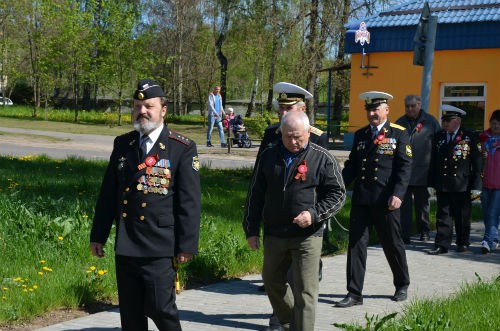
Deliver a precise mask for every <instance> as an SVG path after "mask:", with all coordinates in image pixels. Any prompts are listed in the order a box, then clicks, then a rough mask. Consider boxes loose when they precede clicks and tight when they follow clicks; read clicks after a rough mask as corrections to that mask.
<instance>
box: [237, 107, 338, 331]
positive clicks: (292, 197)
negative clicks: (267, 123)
mask: <svg viewBox="0 0 500 331" xmlns="http://www.w3.org/2000/svg"><path fill="white" fill-rule="evenodd" d="M281 132H282V141H281V142H280V143H278V144H277V145H274V146H273V147H271V148H267V149H266V150H264V152H262V155H261V157H260V160H259V162H258V163H257V164H256V166H255V171H254V174H253V178H252V180H251V183H250V188H249V191H248V197H247V201H246V204H245V213H244V220H243V229H244V231H245V234H246V237H247V241H248V245H249V246H250V248H251V249H258V248H259V246H260V240H259V236H260V225H261V222H262V223H263V225H264V266H263V270H262V278H263V280H264V285H265V287H266V291H267V295H268V297H269V301H270V302H271V305H272V307H273V309H274V313H275V314H276V316H277V318H278V320H279V322H280V323H281V325H282V326H283V328H284V329H285V330H288V328H290V329H291V330H296V331H299V330H302V331H310V330H314V321H315V312H316V304H317V300H318V288H319V281H318V271H319V259H320V256H321V247H322V235H323V229H324V225H325V221H326V220H328V218H330V217H331V216H333V215H335V214H336V213H337V212H338V211H339V210H340V208H341V207H342V205H343V204H344V202H345V187H344V183H343V181H342V177H341V174H340V166H339V164H338V162H337V161H336V160H335V158H334V157H333V156H332V155H331V154H330V153H329V152H328V151H327V150H326V149H324V148H322V147H319V146H318V145H316V144H314V143H312V142H310V141H309V135H310V133H309V132H310V126H309V120H308V118H307V115H306V114H304V113H302V112H289V113H287V114H285V115H284V116H283V118H282V120H281ZM290 267H291V269H292V273H293V285H292V289H290V285H289V284H288V282H287V272H288V270H289V268H290Z"/></svg>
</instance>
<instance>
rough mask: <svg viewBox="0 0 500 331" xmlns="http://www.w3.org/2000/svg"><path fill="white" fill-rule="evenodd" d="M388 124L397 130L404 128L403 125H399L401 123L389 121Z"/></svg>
mask: <svg viewBox="0 0 500 331" xmlns="http://www.w3.org/2000/svg"><path fill="white" fill-rule="evenodd" d="M389 125H390V126H391V127H393V128H396V129H399V130H402V131H404V130H406V128H405V127H404V126H401V125H399V124H396V123H390V124H389Z"/></svg>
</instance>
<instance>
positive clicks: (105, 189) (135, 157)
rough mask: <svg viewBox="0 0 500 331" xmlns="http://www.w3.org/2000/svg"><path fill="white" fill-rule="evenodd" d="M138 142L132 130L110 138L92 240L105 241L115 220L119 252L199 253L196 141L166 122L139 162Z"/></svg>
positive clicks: (156, 254)
mask: <svg viewBox="0 0 500 331" xmlns="http://www.w3.org/2000/svg"><path fill="white" fill-rule="evenodd" d="M138 141H139V133H138V132H135V131H132V132H129V133H126V134H124V135H121V136H119V137H117V138H116V139H115V141H114V147H113V151H112V153H111V156H110V159H109V164H108V167H107V169H106V172H105V175H104V179H103V182H102V186H101V191H100V193H99V197H98V200H97V204H96V209H95V216H94V222H93V224H92V230H91V233H90V241H91V242H98V243H102V244H104V243H105V242H106V240H107V239H108V236H109V233H110V230H111V227H112V225H113V221H115V222H116V239H115V252H116V254H117V255H124V256H134V257H171V256H175V255H176V254H178V253H197V251H198V238H199V226H200V208H201V191H200V177H199V173H198V169H199V160H198V154H197V151H196V144H195V143H194V142H192V141H191V140H189V139H188V138H186V137H184V136H182V135H180V134H178V133H175V132H173V131H170V130H169V129H168V128H167V127H166V126H165V127H164V128H163V130H162V132H161V134H160V136H159V137H158V140H157V141H156V143H155V144H154V146H153V148H152V149H151V151H150V152H149V153H148V156H147V157H146V159H145V163H142V164H141V163H140V162H139V149H138ZM146 163H147V164H146Z"/></svg>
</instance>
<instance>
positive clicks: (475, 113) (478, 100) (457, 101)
mask: <svg viewBox="0 0 500 331" xmlns="http://www.w3.org/2000/svg"><path fill="white" fill-rule="evenodd" d="M441 104H447V105H452V106H455V107H458V108H460V109H463V110H464V111H465V112H467V115H466V116H465V117H464V118H463V119H462V126H464V127H466V128H468V129H472V130H476V131H482V130H484V117H485V109H486V84H480V83H477V84H476V83H445V84H442V85H441ZM439 117H441V111H440V113H439Z"/></svg>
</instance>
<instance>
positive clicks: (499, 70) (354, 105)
mask: <svg viewBox="0 0 500 331" xmlns="http://www.w3.org/2000/svg"><path fill="white" fill-rule="evenodd" d="M368 56H369V57H370V66H377V67H378V68H370V69H368V73H369V74H373V75H370V76H365V75H363V73H366V72H367V69H361V68H360V66H361V54H352V57H351V83H350V84H351V85H350V103H349V130H348V131H350V132H353V131H355V130H356V129H358V128H359V127H362V126H364V125H367V124H368V121H367V119H366V112H365V110H364V102H363V101H361V100H360V99H359V97H358V96H359V94H360V93H363V92H366V91H371V90H375V91H383V92H387V93H390V94H392V95H393V96H394V100H392V101H391V102H390V103H389V106H390V113H389V120H390V121H395V120H396V119H397V118H399V117H400V116H401V115H403V114H404V97H405V95H407V94H417V95H420V91H421V88H422V70H423V67H421V66H415V65H413V52H381V53H372V54H368ZM367 63H368V62H367V59H366V56H365V66H366V65H367ZM468 82H470V83H485V84H486V88H487V89H486V114H485V121H484V122H485V125H486V126H488V120H489V117H490V114H491V113H492V112H493V110H495V109H500V49H472V50H458V51H457V50H452V51H436V52H435V53H434V64H433V70H432V83H431V95H430V100H429V109H430V111H429V112H430V113H431V114H432V115H434V116H435V117H436V118H438V117H439V105H440V87H441V84H442V83H468Z"/></svg>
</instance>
